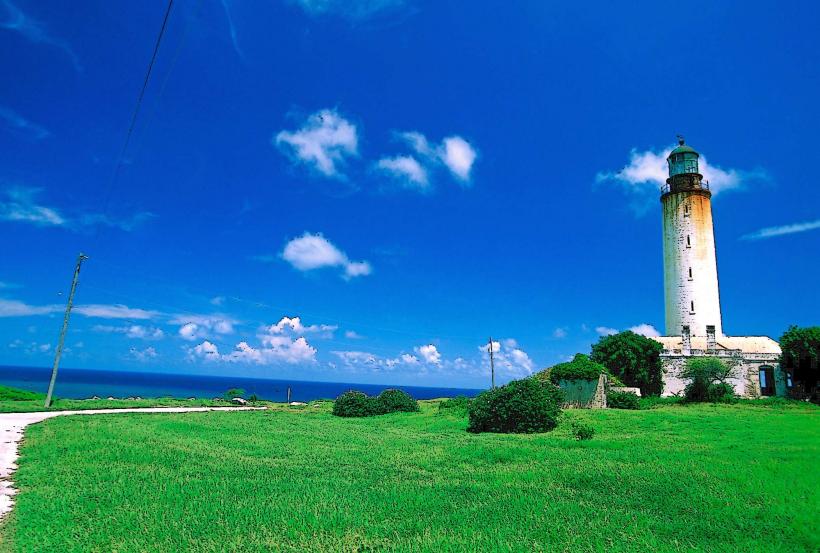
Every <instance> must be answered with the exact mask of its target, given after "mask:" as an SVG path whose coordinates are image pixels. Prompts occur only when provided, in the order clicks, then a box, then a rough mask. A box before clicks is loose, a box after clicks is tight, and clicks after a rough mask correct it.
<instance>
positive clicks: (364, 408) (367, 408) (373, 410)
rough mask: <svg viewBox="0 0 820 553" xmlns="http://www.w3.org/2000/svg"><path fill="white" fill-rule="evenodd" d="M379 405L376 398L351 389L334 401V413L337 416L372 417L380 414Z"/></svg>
mask: <svg viewBox="0 0 820 553" xmlns="http://www.w3.org/2000/svg"><path fill="white" fill-rule="evenodd" d="M378 407H379V406H378V405H377V403H376V401H375V398H371V397H367V394H365V393H363V392H357V391H355V390H350V391H349V392H345V393H343V394H342V395H340V396H339V397H337V398H336V401H334V402H333V414H334V415H336V416H337V417H372V416H373V415H378V414H379V409H378Z"/></svg>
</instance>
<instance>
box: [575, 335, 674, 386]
mask: <svg viewBox="0 0 820 553" xmlns="http://www.w3.org/2000/svg"><path fill="white" fill-rule="evenodd" d="M661 351H663V346H662V345H661V344H660V343H659V342H656V341H655V340H652V339H651V338H647V337H646V336H641V335H640V334H635V333H634V332H632V331H631V330H626V331H624V332H619V333H618V334H613V335H611V336H603V337H602V338H601V339H600V340H598V343H597V344H594V345H593V346H592V355H591V356H590V357H591V358H592V360H593V361H595V362H596V363H600V364H601V365H603V366H604V367H606V368H607V371H609V373H610V374H612V375H614V376H616V377H617V378H619V379H620V380H621V381H623V383H624V384H626V385H627V386H633V387H637V388H640V389H641V394H642V395H644V396H659V395H660V394H661V392H662V391H663V376H662V374H661Z"/></svg>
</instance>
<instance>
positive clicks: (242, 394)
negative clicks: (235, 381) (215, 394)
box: [222, 388, 245, 401]
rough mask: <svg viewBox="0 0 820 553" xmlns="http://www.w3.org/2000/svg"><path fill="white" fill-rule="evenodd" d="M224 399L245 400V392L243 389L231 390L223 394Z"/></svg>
mask: <svg viewBox="0 0 820 553" xmlns="http://www.w3.org/2000/svg"><path fill="white" fill-rule="evenodd" d="M222 397H224V398H225V399H226V400H227V401H231V400H232V399H233V398H235V397H242V398H244V397H245V390H243V389H242V388H231V389H230V390H228V391H227V392H225V393H224V394H222Z"/></svg>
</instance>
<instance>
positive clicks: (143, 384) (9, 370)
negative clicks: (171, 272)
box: [0, 366, 482, 401]
mask: <svg viewBox="0 0 820 553" xmlns="http://www.w3.org/2000/svg"><path fill="white" fill-rule="evenodd" d="M50 377H51V369H50V368H40V367H8V366H0V384H3V385H5V386H12V387H14V388H20V389H23V390H31V391H33V392H42V393H45V392H46V390H47V389H48V381H49V378H50ZM288 387H290V389H291V401H311V400H314V399H333V398H335V397H337V396H338V395H339V394H341V393H342V392H346V391H348V390H359V391H361V392H364V393H366V394H368V395H374V394H378V393H379V392H381V391H382V390H386V389H388V388H399V389H401V390H404V391H405V392H407V393H408V394H410V395H411V396H413V397H414V398H416V399H433V398H438V397H453V396H457V395H465V396H470V397H472V396H475V395H477V394H479V393H480V392H482V390H475V389H464V388H432V387H430V388H428V387H422V386H393V385H388V384H353V383H346V382H308V381H302V380H270V379H265V378H239V377H235V376H204V375H195V374H166V373H148V372H126V371H105V370H85V369H68V368H66V369H60V372H59V373H58V376H57V385H56V386H55V388H54V395H55V396H57V397H61V398H67V399H68V398H70V399H84V398H90V397H93V396H98V397H103V398H104V397H109V396H113V397H116V398H126V397H136V396H139V397H143V398H147V397H167V396H171V397H179V398H187V397H197V398H212V397H221V396H222V395H223V394H224V393H225V392H226V391H227V390H229V389H230V388H241V389H243V390H245V392H246V394H247V395H251V394H256V395H257V396H258V397H259V398H261V399H267V400H270V401H285V400H286V399H287V390H288Z"/></svg>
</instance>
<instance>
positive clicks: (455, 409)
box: [438, 396, 473, 417]
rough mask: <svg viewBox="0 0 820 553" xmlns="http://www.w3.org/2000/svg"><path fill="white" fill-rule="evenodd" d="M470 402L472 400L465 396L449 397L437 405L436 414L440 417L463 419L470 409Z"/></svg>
mask: <svg viewBox="0 0 820 553" xmlns="http://www.w3.org/2000/svg"><path fill="white" fill-rule="evenodd" d="M472 402H473V400H472V399H470V398H468V397H467V396H456V397H451V398H449V399H445V400H444V401H442V402H441V403H439V404H438V412H439V414H442V415H443V414H449V415H455V416H457V417H464V416H466V415H467V411H468V410H469V409H470V404H471V403H472Z"/></svg>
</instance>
